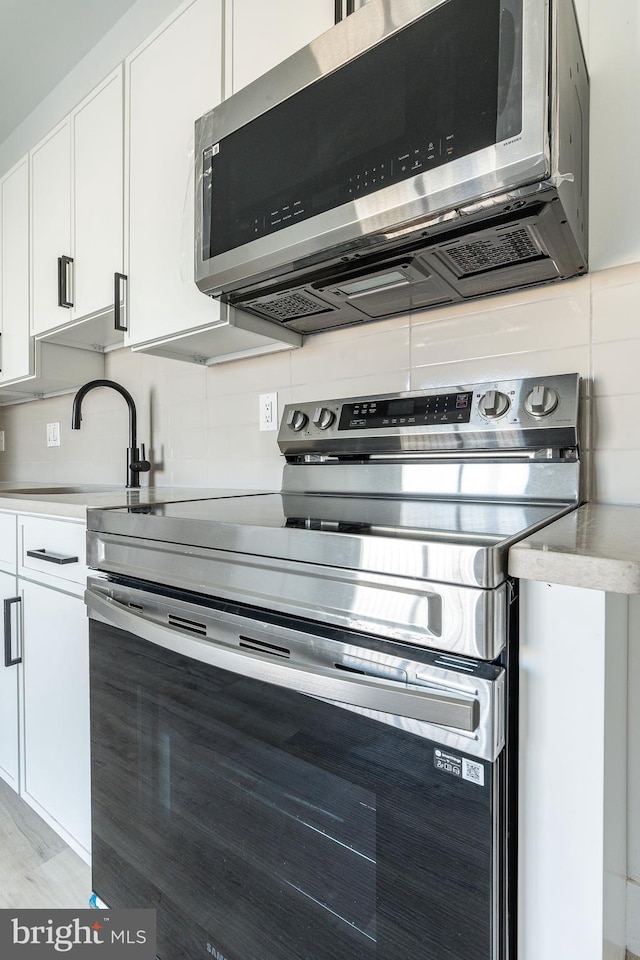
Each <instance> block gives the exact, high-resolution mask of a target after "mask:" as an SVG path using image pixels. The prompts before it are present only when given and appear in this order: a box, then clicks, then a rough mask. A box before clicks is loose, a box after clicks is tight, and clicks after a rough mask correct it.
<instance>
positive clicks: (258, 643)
mask: <svg viewBox="0 0 640 960" xmlns="http://www.w3.org/2000/svg"><path fill="white" fill-rule="evenodd" d="M238 639H239V641H240V646H241V647H244V648H245V650H255V651H257V652H258V653H268V654H269V655H270V656H272V657H284V659H285V660H288V659H289V658H290V657H291V650H289V649H288V647H279V646H278V645H277V644H275V643H267V642H266V640H256V639H255V638H254V637H243V636H242V635H239V637H238Z"/></svg>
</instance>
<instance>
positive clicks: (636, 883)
mask: <svg viewBox="0 0 640 960" xmlns="http://www.w3.org/2000/svg"><path fill="white" fill-rule="evenodd" d="M256 2H262V0H256ZM560 2H566V0H560ZM176 5H177V4H176V2H175V0H138V3H137V4H136V5H135V6H134V7H133V8H132V10H131V11H130V13H129V14H127V16H126V17H125V18H123V20H122V21H120V23H119V24H118V25H116V27H115V28H114V30H113V31H112V32H111V34H110V35H108V37H107V38H105V40H104V41H103V43H101V44H100V45H99V47H98V48H96V50H95V51H94V52H93V53H92V54H91V55H89V56H88V57H86V58H85V60H84V61H82V63H81V64H80V65H79V66H78V67H77V68H76V69H75V70H74V71H73V73H72V74H70V75H69V77H68V78H67V79H66V80H65V81H64V83H62V84H61V85H60V87H58V88H56V90H54V91H52V93H51V95H50V96H49V97H48V98H47V100H46V101H44V102H43V103H42V104H41V105H40V107H39V108H38V109H37V110H36V111H34V113H33V114H32V115H31V116H30V117H28V118H27V120H26V121H25V122H24V123H23V124H22V125H21V127H20V128H18V130H16V131H15V133H14V134H13V135H12V136H11V137H10V138H9V140H7V141H6V142H5V143H4V144H2V145H0V171H4V170H6V169H8V168H9V167H10V166H11V165H12V164H13V163H14V162H15V161H16V160H17V159H19V157H20V156H21V155H22V154H24V153H25V152H26V150H27V149H28V148H29V147H30V146H31V145H32V144H33V143H34V142H35V141H37V140H38V139H39V138H40V137H41V136H43V135H44V134H45V133H46V131H47V130H48V129H49V128H50V127H51V126H53V125H54V124H55V123H56V122H57V121H58V120H59V119H60V118H61V117H62V116H63V115H64V114H65V113H66V112H68V110H69V109H70V108H71V107H72V106H73V105H74V104H75V103H76V102H77V101H78V100H80V99H81V98H82V96H83V95H84V94H85V93H86V92H87V91H88V90H89V89H90V88H91V87H92V86H93V85H95V83H97V82H98V81H99V80H100V79H101V78H102V77H103V76H104V75H105V74H106V73H107V72H108V71H109V70H110V69H111V68H112V67H113V66H114V65H115V63H117V62H118V60H120V59H122V58H123V57H124V56H125V54H126V53H128V52H129V50H131V49H132V48H133V47H135V46H136V45H137V44H138V43H139V42H140V40H142V39H143V37H144V36H145V35H146V34H147V33H148V32H150V31H151V30H152V29H153V28H154V27H155V25H156V24H157V23H158V22H159V21H160V20H161V19H162V18H163V17H164V16H166V15H167V14H168V13H169V12H170V10H171V9H173V8H174V7H175V6H176ZM576 5H577V8H578V13H579V16H580V22H581V29H582V35H583V42H584V45H585V50H586V52H587V59H588V63H589V67H590V73H591V81H592V87H591V89H592V101H591V102H592V109H591V134H592V140H591V189H590V200H591V224H590V245H591V258H590V266H591V273H590V275H589V276H586V277H583V278H580V279H578V280H573V281H568V282H566V283H563V284H561V285H555V286H550V287H544V288H540V289H538V290H533V291H526V292H521V293H516V294H508V295H505V296H501V297H493V298H489V299H486V300H482V301H478V302H476V303H472V304H468V305H466V306H463V307H453V308H446V309H442V310H437V311H430V312H427V313H424V314H416V315H413V316H407V317H402V318H397V319H393V320H387V321H382V322H379V323H371V324H367V325H365V326H363V327H360V328H354V329H347V330H344V331H336V332H333V333H327V334H323V335H319V336H314V337H310V338H308V341H307V343H306V345H305V346H304V348H303V349H302V350H299V351H296V352H292V353H285V354H279V355H274V356H270V357H265V358H256V359H252V360H247V361H239V362H236V363H233V364H228V365H225V366H221V367H214V368H211V369H204V368H202V367H198V366H193V365H187V364H180V363H177V362H174V361H167V360H162V359H158V358H154V357H145V356H142V355H140V354H130V353H128V352H127V351H117V352H115V353H112V354H110V355H109V356H108V357H107V371H106V376H108V377H112V378H113V379H116V380H119V381H120V382H121V383H123V384H124V385H126V386H127V387H128V388H129V389H130V390H131V392H132V393H133V395H134V397H135V399H136V401H137V403H138V405H139V412H140V430H139V433H140V438H141V439H142V440H146V441H147V442H148V444H149V445H150V447H151V452H152V457H153V459H154V462H155V464H156V466H155V472H154V479H155V482H156V483H161V484H170V483H171V484H177V485H198V486H237V487H244V488H254V489H255V488H267V489H274V488H277V487H278V486H279V484H280V475H281V460H280V457H279V455H278V453H277V449H276V444H275V434H273V433H260V432H259V431H258V394H259V393H261V392H265V391H273V390H277V391H278V395H279V401H280V404H281V406H282V404H284V403H285V402H287V401H289V400H298V399H303V398H305V399H310V398H321V397H337V396H348V395H358V394H363V393H369V392H374V393H375V392H386V391H394V390H405V389H420V388H423V387H424V388H427V387H436V386H439V385H447V384H451V383H460V382H465V381H469V380H471V381H473V380H482V379H491V378H494V377H498V376H506V377H508V376H526V375H538V374H540V375H544V374H546V373H562V372H572V371H577V372H578V373H580V374H581V375H582V376H584V377H588V378H590V379H592V380H593V392H594V401H593V408H594V417H593V436H592V442H591V444H590V445H591V446H592V447H593V480H594V484H593V495H594V497H595V498H597V499H600V500H603V501H609V502H618V503H636V504H640V482H639V481H638V477H640V429H639V428H638V410H639V409H640V324H639V323H638V316H639V313H640V229H638V224H639V223H640V178H639V177H638V175H637V158H638V156H640V123H639V122H638V119H637V114H638V111H637V106H636V105H637V103H638V101H639V100H640V4H638V2H637V0H608V2H607V3H604V2H603V0H577V4H576ZM70 409H71V398H70V397H58V398H53V399H48V400H44V401H37V402H34V403H27V404H22V405H20V406H16V407H11V408H4V410H3V411H2V412H1V413H0V425H1V426H2V427H3V428H4V430H5V434H6V452H5V453H4V454H1V453H0V478H2V479H16V480H43V481H73V482H77V481H93V482H109V483H111V482H114V483H122V482H123V479H124V469H125V467H124V464H125V447H126V442H127V418H126V410H125V407H124V404H123V402H122V400H121V398H120V397H118V396H117V395H116V394H115V393H112V392H110V391H95V392H94V393H93V394H90V395H89V396H88V397H87V399H86V401H85V406H84V411H83V412H84V419H83V427H82V430H81V431H80V432H73V433H72V432H71V430H70ZM52 420H59V421H60V422H61V424H62V445H61V447H59V448H51V449H47V447H46V445H45V437H46V433H45V425H46V423H47V422H48V421H52ZM630 648H631V649H630V663H631V669H630V671H629V684H630V689H629V703H630V714H629V741H630V753H629V801H630V802H629V868H628V872H629V876H630V878H631V881H630V884H629V905H630V909H629V946H630V948H631V949H632V950H633V952H634V953H636V954H638V955H640V600H638V601H634V602H632V604H631V617H630Z"/></svg>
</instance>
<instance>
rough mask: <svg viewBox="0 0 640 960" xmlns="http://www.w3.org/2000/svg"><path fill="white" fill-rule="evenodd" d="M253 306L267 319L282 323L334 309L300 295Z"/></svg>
mask: <svg viewBox="0 0 640 960" xmlns="http://www.w3.org/2000/svg"><path fill="white" fill-rule="evenodd" d="M251 306H252V309H253V310H256V311H258V312H260V313H261V314H263V315H264V316H265V317H269V318H270V319H272V320H280V321H281V323H286V322H287V320H296V319H298V318H300V317H310V316H313V315H314V314H316V313H326V312H327V311H328V310H331V309H332V307H330V306H329V305H328V304H326V303H323V302H322V301H321V300H314V299H313V298H312V297H307V296H305V295H303V294H300V293H290V294H288V295H287V296H284V297H271V298H265V299H264V300H256V301H254V302H253V303H252V304H251Z"/></svg>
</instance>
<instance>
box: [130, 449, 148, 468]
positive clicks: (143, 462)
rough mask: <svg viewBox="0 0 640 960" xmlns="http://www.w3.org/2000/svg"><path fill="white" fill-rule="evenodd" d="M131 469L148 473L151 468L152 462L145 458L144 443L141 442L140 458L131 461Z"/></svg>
mask: <svg viewBox="0 0 640 960" xmlns="http://www.w3.org/2000/svg"><path fill="white" fill-rule="evenodd" d="M131 469H132V470H135V472H136V473H148V472H149V470H151V464H150V463H149V461H148V460H147V459H146V458H145V449H144V443H141V444H140V459H139V460H134V461H133V462H132V463H131Z"/></svg>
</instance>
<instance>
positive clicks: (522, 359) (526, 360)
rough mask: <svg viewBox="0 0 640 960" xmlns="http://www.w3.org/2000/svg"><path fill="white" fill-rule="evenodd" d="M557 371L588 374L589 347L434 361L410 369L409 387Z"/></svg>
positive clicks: (545, 373)
mask: <svg viewBox="0 0 640 960" xmlns="http://www.w3.org/2000/svg"><path fill="white" fill-rule="evenodd" d="M560 373H579V374H580V375H581V376H588V375H589V348H588V347H587V346H584V347H568V348H565V349H563V350H545V351H540V352H531V353H513V354H509V355H507V356H502V355H501V356H495V357H487V358H485V360H483V361H482V362H479V361H478V360H463V361H457V362H454V363H436V364H433V365H425V366H421V367H417V368H416V369H414V370H412V371H411V389H412V390H428V389H430V388H431V387H443V386H453V385H457V384H460V385H463V384H466V383H484V382H488V381H493V380H508V379H510V378H512V377H538V376H550V375H552V374H560Z"/></svg>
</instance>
